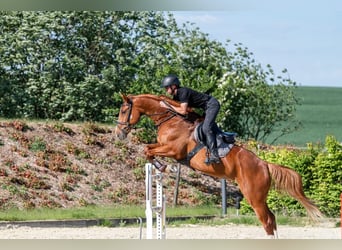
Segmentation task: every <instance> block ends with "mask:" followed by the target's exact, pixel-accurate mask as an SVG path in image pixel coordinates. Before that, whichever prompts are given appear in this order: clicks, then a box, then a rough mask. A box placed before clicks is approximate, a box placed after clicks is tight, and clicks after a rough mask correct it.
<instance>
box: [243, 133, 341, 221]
mask: <svg viewBox="0 0 342 250" xmlns="http://www.w3.org/2000/svg"><path fill="white" fill-rule="evenodd" d="M258 155H259V157H260V158H262V159H264V160H266V161H268V162H272V163H277V164H280V165H284V166H287V167H290V168H292V169H293V170H295V171H296V172H298V173H299V174H300V175H301V176H302V180H303V188H304V192H305V194H306V195H307V197H309V198H310V199H312V200H313V201H315V202H316V205H317V206H318V207H319V209H320V210H321V211H322V212H323V213H324V214H325V215H327V216H330V217H338V216H339V213H340V211H339V210H340V194H341V193H342V171H341V170H342V145H341V144H340V143H339V142H338V141H337V140H336V139H335V138H334V137H333V136H327V138H326V142H325V146H324V147H322V146H321V145H316V146H313V145H312V144H308V147H307V149H304V150H299V149H295V148H289V147H287V148H286V147H285V148H284V147H278V148H272V149H269V150H266V151H261V152H259V153H258ZM267 203H268V206H269V207H270V209H271V210H272V211H273V212H275V213H278V214H283V215H305V214H306V213H305V209H304V208H303V206H302V205H301V204H300V203H299V202H297V201H296V200H294V199H293V198H292V197H290V196H288V195H282V194H280V193H278V192H277V191H275V190H273V189H272V190H270V192H269V194H268V198H267ZM241 212H242V213H249V212H252V209H251V207H250V206H249V204H247V202H246V201H245V200H243V202H241Z"/></svg>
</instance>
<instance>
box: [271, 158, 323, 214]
mask: <svg viewBox="0 0 342 250" xmlns="http://www.w3.org/2000/svg"><path fill="white" fill-rule="evenodd" d="M268 169H269V171H270V173H271V176H272V179H273V182H274V184H275V188H276V189H277V190H280V191H285V192H286V193H288V194H289V195H290V196H292V197H293V198H295V199H296V200H298V201H299V202H300V203H301V204H302V205H303V206H304V207H305V209H306V211H307V213H308V215H309V216H310V217H311V218H312V219H313V220H314V221H317V219H319V218H322V217H323V214H322V213H321V211H319V209H318V207H317V206H316V205H315V204H314V203H313V202H312V201H311V200H310V199H309V198H307V197H306V196H305V194H304V191H303V182H302V177H301V176H300V175H299V174H298V173H297V172H296V171H294V170H292V169H290V168H288V167H285V166H280V165H277V164H272V163H268Z"/></svg>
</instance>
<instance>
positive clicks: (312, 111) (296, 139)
mask: <svg viewBox="0 0 342 250" xmlns="http://www.w3.org/2000/svg"><path fill="white" fill-rule="evenodd" d="M296 92H297V95H298V97H299V98H300V100H301V105H300V106H298V108H297V113H296V115H297V118H298V119H299V120H300V121H301V122H302V124H303V127H302V128H301V129H300V130H298V131H296V132H294V133H291V134H288V135H286V136H283V137H281V138H279V139H278V140H277V141H276V143H275V144H289V145H295V146H298V147H305V146H306V144H307V143H308V142H312V143H319V142H320V143H324V141H325V137H326V136H327V135H333V136H334V137H335V138H337V140H339V141H342V88H333V87H298V88H297V89H296Z"/></svg>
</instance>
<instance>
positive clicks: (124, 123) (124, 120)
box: [115, 95, 141, 140]
mask: <svg viewBox="0 0 342 250" xmlns="http://www.w3.org/2000/svg"><path fill="white" fill-rule="evenodd" d="M121 96H122V99H123V103H122V105H121V108H120V113H119V117H118V121H117V125H116V127H115V135H116V136H117V137H118V138H119V139H120V140H123V139H125V138H126V137H127V134H128V133H129V132H130V131H131V129H132V127H133V126H134V125H135V124H136V123H137V122H138V121H139V119H140V116H141V114H140V112H139V111H138V110H137V109H135V108H133V100H132V99H131V98H130V97H129V96H126V95H121Z"/></svg>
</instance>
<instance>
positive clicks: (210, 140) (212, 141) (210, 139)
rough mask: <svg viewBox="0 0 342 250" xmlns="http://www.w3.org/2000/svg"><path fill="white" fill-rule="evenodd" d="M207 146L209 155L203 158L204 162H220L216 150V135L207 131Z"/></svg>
mask: <svg viewBox="0 0 342 250" xmlns="http://www.w3.org/2000/svg"><path fill="white" fill-rule="evenodd" d="M206 139H207V146H208V149H209V152H210V154H209V157H208V158H207V159H206V160H205V162H204V163H205V164H207V165H209V164H211V163H220V157H219V155H218V151H217V145H216V136H215V134H214V133H207V135H206Z"/></svg>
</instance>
